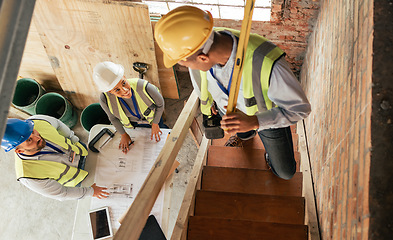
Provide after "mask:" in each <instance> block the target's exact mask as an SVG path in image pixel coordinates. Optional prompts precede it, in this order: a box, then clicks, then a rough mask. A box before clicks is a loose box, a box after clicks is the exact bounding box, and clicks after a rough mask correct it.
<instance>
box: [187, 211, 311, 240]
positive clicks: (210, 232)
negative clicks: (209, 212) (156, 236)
mask: <svg viewBox="0 0 393 240" xmlns="http://www.w3.org/2000/svg"><path fill="white" fill-rule="evenodd" d="M307 237H308V228H307V226H305V225H295V224H280V223H268V222H255V221H246V220H233V219H219V218H209V217H199V216H192V217H190V219H189V225H188V237H187V239H188V240H200V239H226V240H237V239H242V240H243V239H248V240H254V239H255V240H257V239H258V240H259V239H272V240H273V239H274V240H288V239H291V240H307Z"/></svg>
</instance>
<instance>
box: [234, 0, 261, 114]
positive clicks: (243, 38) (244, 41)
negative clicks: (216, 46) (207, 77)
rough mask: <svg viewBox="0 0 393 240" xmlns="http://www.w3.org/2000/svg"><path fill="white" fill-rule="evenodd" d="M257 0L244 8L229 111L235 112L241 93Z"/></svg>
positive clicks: (249, 0)
mask: <svg viewBox="0 0 393 240" xmlns="http://www.w3.org/2000/svg"><path fill="white" fill-rule="evenodd" d="M254 4H255V0H247V2H246V6H245V8H244V18H243V22H242V28H241V30H240V37H239V43H238V46H237V52H236V60H235V66H234V69H233V75H232V83H231V90H230V92H229V97H228V107H227V113H231V112H234V111H235V109H236V102H237V96H238V95H239V88H240V82H241V79H242V71H243V63H244V57H245V54H246V49H247V45H248V39H249V37H250V30H251V23H252V13H253V12H254Z"/></svg>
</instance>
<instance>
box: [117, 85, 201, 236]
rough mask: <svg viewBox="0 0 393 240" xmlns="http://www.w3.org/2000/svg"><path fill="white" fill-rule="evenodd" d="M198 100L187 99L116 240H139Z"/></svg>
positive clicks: (192, 96)
mask: <svg viewBox="0 0 393 240" xmlns="http://www.w3.org/2000/svg"><path fill="white" fill-rule="evenodd" d="M198 103H199V99H198V96H197V94H196V93H195V91H193V92H192V93H191V95H190V97H189V98H188V101H187V103H186V105H185V106H184V108H183V111H182V112H181V113H180V116H179V118H178V120H177V121H176V123H175V126H174V127H173V129H172V131H171V134H170V135H169V136H168V139H167V140H166V142H165V144H164V147H163V149H162V150H161V152H160V154H159V155H158V157H157V159H156V161H155V163H154V165H153V167H152V169H151V170H150V172H149V175H148V176H147V178H146V180H145V182H144V183H143V185H142V187H141V189H140V190H139V193H138V195H137V196H136V198H135V200H134V202H133V204H132V205H131V207H130V208H129V210H128V212H127V215H126V216H125V218H124V220H123V221H122V224H121V226H120V228H119V230H118V231H117V233H116V235H115V236H114V239H115V240H138V238H139V236H140V234H141V232H142V230H143V227H144V226H145V223H146V221H147V218H148V217H149V214H150V212H151V209H152V208H153V205H154V203H155V201H156V199H157V196H158V194H159V193H160V191H161V188H162V186H163V185H164V183H165V180H166V178H167V176H168V174H169V171H170V169H171V167H172V165H173V163H174V161H175V158H176V156H177V154H178V152H179V150H180V147H181V146H182V144H183V141H184V139H185V137H186V135H187V133H188V128H189V127H190V125H191V123H192V120H193V118H194V116H195V113H196V111H197V109H198Z"/></svg>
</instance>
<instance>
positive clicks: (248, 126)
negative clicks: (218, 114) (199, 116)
mask: <svg viewBox="0 0 393 240" xmlns="http://www.w3.org/2000/svg"><path fill="white" fill-rule="evenodd" d="M220 123H221V128H222V129H224V131H225V132H226V133H229V134H231V135H233V134H235V133H238V132H247V131H250V130H254V129H257V128H259V122H258V118H257V116H248V115H246V114H244V113H243V112H241V111H237V112H233V113H228V114H225V115H224V116H222V120H221V122H220Z"/></svg>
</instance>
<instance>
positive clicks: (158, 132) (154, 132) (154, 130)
mask: <svg viewBox="0 0 393 240" xmlns="http://www.w3.org/2000/svg"><path fill="white" fill-rule="evenodd" d="M161 134H162V132H161V130H160V127H159V126H158V124H157V123H152V124H151V136H150V140H153V136H154V138H155V139H156V142H159V141H160V140H161V136H160V135H161Z"/></svg>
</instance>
